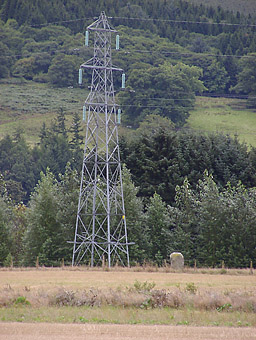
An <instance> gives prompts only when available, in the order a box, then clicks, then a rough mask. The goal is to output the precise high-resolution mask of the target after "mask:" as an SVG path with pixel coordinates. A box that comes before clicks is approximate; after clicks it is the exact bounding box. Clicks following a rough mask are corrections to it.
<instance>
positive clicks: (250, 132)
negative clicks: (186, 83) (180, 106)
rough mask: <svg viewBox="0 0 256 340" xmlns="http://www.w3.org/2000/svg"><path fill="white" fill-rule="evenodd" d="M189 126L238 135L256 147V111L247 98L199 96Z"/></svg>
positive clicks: (242, 140)
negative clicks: (247, 106) (247, 104)
mask: <svg viewBox="0 0 256 340" xmlns="http://www.w3.org/2000/svg"><path fill="white" fill-rule="evenodd" d="M188 126H189V127H190V128H192V129H196V130H200V131H204V132H205V131H206V132H222V133H224V134H229V135H231V136H234V135H237V136H238V139H239V140H240V141H241V142H246V143H247V144H248V145H252V146H254V147H256V113H255V112H254V111H253V110H248V109H246V107H245V100H240V99H230V98H207V97H198V98H197V101H196V106H195V110H193V111H192V112H191V115H190V117H189V119H188Z"/></svg>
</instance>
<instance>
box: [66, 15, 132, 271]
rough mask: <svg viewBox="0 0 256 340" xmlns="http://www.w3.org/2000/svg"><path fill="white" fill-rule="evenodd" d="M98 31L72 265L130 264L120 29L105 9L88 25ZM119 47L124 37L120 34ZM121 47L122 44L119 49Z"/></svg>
mask: <svg viewBox="0 0 256 340" xmlns="http://www.w3.org/2000/svg"><path fill="white" fill-rule="evenodd" d="M89 32H93V34H94V56H93V58H92V59H90V60H89V61H87V62H85V63H84V64H82V65H81V66H80V70H79V78H80V79H79V82H81V72H82V71H81V69H83V68H85V69H92V80H91V87H90V93H89V95H88V97H87V99H86V101H85V104H84V111H83V115H84V117H83V118H84V120H85V122H86V137H85V148H84V158H83V166H82V176H81V184H80V194H79V202H78V212H77V220H76V229H75V239H74V248H73V259H72V265H76V264H79V263H88V262H87V261H89V262H90V265H91V266H94V265H97V264H101V263H103V262H104V261H105V260H107V261H108V266H109V267H110V266H111V265H113V264H114V263H116V262H119V263H121V264H123V265H126V264H127V265H128V266H129V251H128V246H129V244H128V240H127V228H126V217H125V209H124V197H123V185H122V176H121V163H120V153H119V145H118V131H117V126H118V123H119V114H120V113H119V111H118V105H117V104H116V103H115V93H114V85H113V75H112V71H123V70H122V69H119V68H116V67H113V65H112V59H111V35H112V33H116V31H115V30H114V29H112V28H111V27H110V25H109V23H108V20H107V17H106V15H105V13H104V12H102V13H101V15H100V17H99V19H98V20H96V21H95V22H94V23H93V24H91V25H90V26H88V28H87V32H86V38H85V40H86V45H88V33H89ZM118 45H119V36H118ZM118 48H119V47H118Z"/></svg>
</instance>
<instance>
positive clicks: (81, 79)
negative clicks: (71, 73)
mask: <svg viewBox="0 0 256 340" xmlns="http://www.w3.org/2000/svg"><path fill="white" fill-rule="evenodd" d="M82 81H83V70H82V69H81V68H80V69H79V79H78V84H79V85H82Z"/></svg>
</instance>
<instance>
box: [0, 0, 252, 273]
mask: <svg viewBox="0 0 256 340" xmlns="http://www.w3.org/2000/svg"><path fill="white" fill-rule="evenodd" d="M102 10H105V11H106V13H107V15H108V16H110V17H111V19H110V20H111V24H112V25H113V26H114V27H115V28H116V29H117V30H118V32H119V34H120V50H115V49H114V38H113V63H114V64H115V65H118V66H119V67H121V68H122V69H123V70H125V73H126V75H127V87H126V89H125V90H124V91H121V92H119V94H118V96H117V98H118V101H119V103H120V104H121V106H122V108H123V118H122V120H123V123H124V125H125V126H126V125H128V126H129V127H130V128H129V129H123V136H122V138H121V141H120V149H121V155H122V159H123V160H124V162H125V163H126V165H127V168H128V169H126V167H125V168H124V169H123V177H124V194H125V195H126V198H127V199H126V212H127V223H128V227H129V232H130V239H131V242H135V245H132V246H131V260H132V261H133V262H134V263H135V262H139V263H142V262H143V261H151V262H154V263H157V264H158V265H161V264H162V263H163V261H164V259H166V257H167V255H168V253H169V252H171V251H174V250H180V251H182V252H183V253H184V254H185V256H186V258H187V263H188V264H192V259H193V260H194V259H196V260H198V261H199V262H200V264H201V265H210V266H218V265H220V263H221V261H222V260H225V263H227V265H229V266H241V267H245V266H248V264H249V261H250V260H253V259H254V258H255V256H256V254H255V249H256V248H255V244H256V234H255V228H254V226H255V221H256V216H255V209H254V207H255V186H256V177H255V173H256V157H255V155H256V149H255V148H253V147H251V148H250V149H249V148H248V146H247V145H245V144H243V143H241V142H239V138H241V140H242V138H243V137H242V134H241V136H238V137H235V138H233V137H231V136H229V135H225V134H219V133H216V132H215V130H218V126H220V125H218V124H221V123H223V121H219V123H218V118H217V116H218V115H219V116H221V117H222V118H223V119H224V120H227V121H229V124H230V133H231V135H232V136H233V135H234V134H236V132H237V133H239V134H240V133H241V126H242V124H244V121H245V118H244V117H242V118H241V115H238V114H237V112H238V111H237V110H238V108H237V107H236V108H234V107H232V105H234V104H235V105H238V104H239V103H242V109H243V114H244V115H245V117H248V121H249V124H250V125H253V124H254V121H255V120H254V113H253V110H255V107H256V100H255V98H256V71H255V70H256V53H255V52H256V38H255V29H256V27H255V18H254V17H253V16H246V15H245V14H243V13H239V14H237V13H233V12H232V11H226V10H224V9H223V8H221V7H217V8H213V7H205V6H202V5H199V6H197V5H195V4H190V3H188V2H186V1H182V0H170V1H168V2H167V1H165V0H160V1H155V0H144V1H141V0H133V1H131V2H130V3H129V4H127V3H126V2H124V1H123V0H118V1H113V0H106V1H103V0H100V1H97V2H95V1H92V0H89V1H86V2H85V1H83V0H78V1H76V2H75V3H74V2H73V1H71V0H65V1H64V0H58V1H54V2H49V1H46V0H42V1H40V2H38V1H36V0H33V1H29V0H13V1H11V2H10V1H8V0H0V17H1V21H0V38H1V39H0V61H1V62H0V78H1V90H2V91H1V111H0V114H1V118H0V120H1V125H0V133H1V136H2V139H1V141H0V174H1V177H0V181H1V186H0V194H1V196H0V241H1V242H0V262H1V263H2V264H3V263H5V264H6V265H8V263H10V262H11V261H12V260H13V261H14V263H15V265H33V264H34V263H35V258H36V257H39V259H40V261H41V262H42V263H44V264H45V265H55V264H56V263H59V261H60V260H61V259H62V258H64V259H65V261H67V262H69V261H70V257H71V253H72V245H71V244H69V243H68V244H67V242H66V241H67V240H72V236H73V233H74V227H73V226H74V225H75V219H76V209H77V208H76V207H77V199H78V191H79V177H80V176H79V174H78V173H79V171H80V167H81V163H82V148H81V145H82V140H83V133H82V124H81V120H80V116H79V110H80V107H82V101H83V100H84V99H85V94H86V93H87V91H88V86H90V77H91V74H90V73H89V72H88V73H87V72H85V73H84V77H83V78H84V83H83V85H82V86H81V87H79V86H78V83H77V80H78V77H77V76H78V72H77V71H78V69H79V66H80V65H81V63H83V62H84V61H86V60H88V59H89V58H90V57H91V56H92V53H93V49H92V38H91V37H90V44H89V48H87V47H85V46H84V30H85V28H86V26H87V25H88V24H90V23H91V22H92V21H93V20H95V16H96V17H98V15H99V13H100V12H101V11H102ZM120 87H121V76H120V77H118V76H117V77H116V78H115V89H119V88H120ZM198 95H204V96H203V97H199V96H198ZM205 96H210V97H216V96H218V97H222V96H225V97H227V98H228V97H234V99H229V102H228V103H229V104H230V105H231V106H230V109H229V110H228V112H227V100H226V101H225V99H216V100H215V101H216V103H215V104H214V105H215V107H216V104H217V103H219V104H220V103H221V100H222V103H224V102H225V104H221V105H222V106H223V107H222V108H221V110H217V111H216V110H215V114H214V115H212V114H211V113H212V112H211V111H210V109H209V108H207V107H206V106H207V105H208V106H211V105H212V102H213V100H214V99H212V98H210V99H209V100H208V104H207V105H204V104H203V101H204V100H205ZM196 98H197V99H196ZM203 105H204V106H203ZM217 105H218V104H217ZM240 108H241V105H240ZM245 108H246V109H245ZM193 110H194V111H193ZM202 111H204V115H202ZM209 112H210V114H208V113H209ZM207 114H208V116H211V117H208V118H210V119H205V117H206V115H207ZM200 115H201V117H203V118H202V119H200V120H199V121H198V117H199V116H200ZM226 116H228V117H232V119H228V117H226ZM236 116H238V117H239V118H238V119H237V120H236V122H235V119H236V118H235V117H236ZM30 119H31V120H30ZM231 120H232V123H230V122H231ZM44 121H45V122H46V124H44V123H43V122H44ZM30 122H31V123H30ZM214 122H215V123H216V122H217V123H216V124H217V125H214V124H215V123H214ZM26 125H28V129H27V128H26V129H25V131H26V134H25V136H24V135H23V131H22V127H26ZM237 126H239V128H240V129H239V130H238V127H237ZM188 127H190V129H187V128H188ZM191 127H192V129H191ZM215 127H217V128H215ZM135 128H136V130H135ZM200 129H201V130H208V131H209V130H210V131H211V130H214V133H210V134H205V133H202V131H195V130H200ZM187 130H188V131H187ZM8 133H9V134H11V133H12V135H11V136H10V135H8ZM250 133H254V130H253V128H252V129H251V130H250V132H249V134H250ZM250 141H251V139H250ZM250 143H251V142H250ZM251 144H253V143H251ZM134 183H135V185H134ZM212 216H214V218H212ZM241 230H242V232H241ZM84 260H85V262H86V261H87V260H88V259H87V258H86V257H85V258H84Z"/></svg>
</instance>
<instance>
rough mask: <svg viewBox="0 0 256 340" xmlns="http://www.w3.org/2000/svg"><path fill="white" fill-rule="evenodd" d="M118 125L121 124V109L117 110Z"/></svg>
mask: <svg viewBox="0 0 256 340" xmlns="http://www.w3.org/2000/svg"><path fill="white" fill-rule="evenodd" d="M117 124H121V109H118V110H117Z"/></svg>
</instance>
